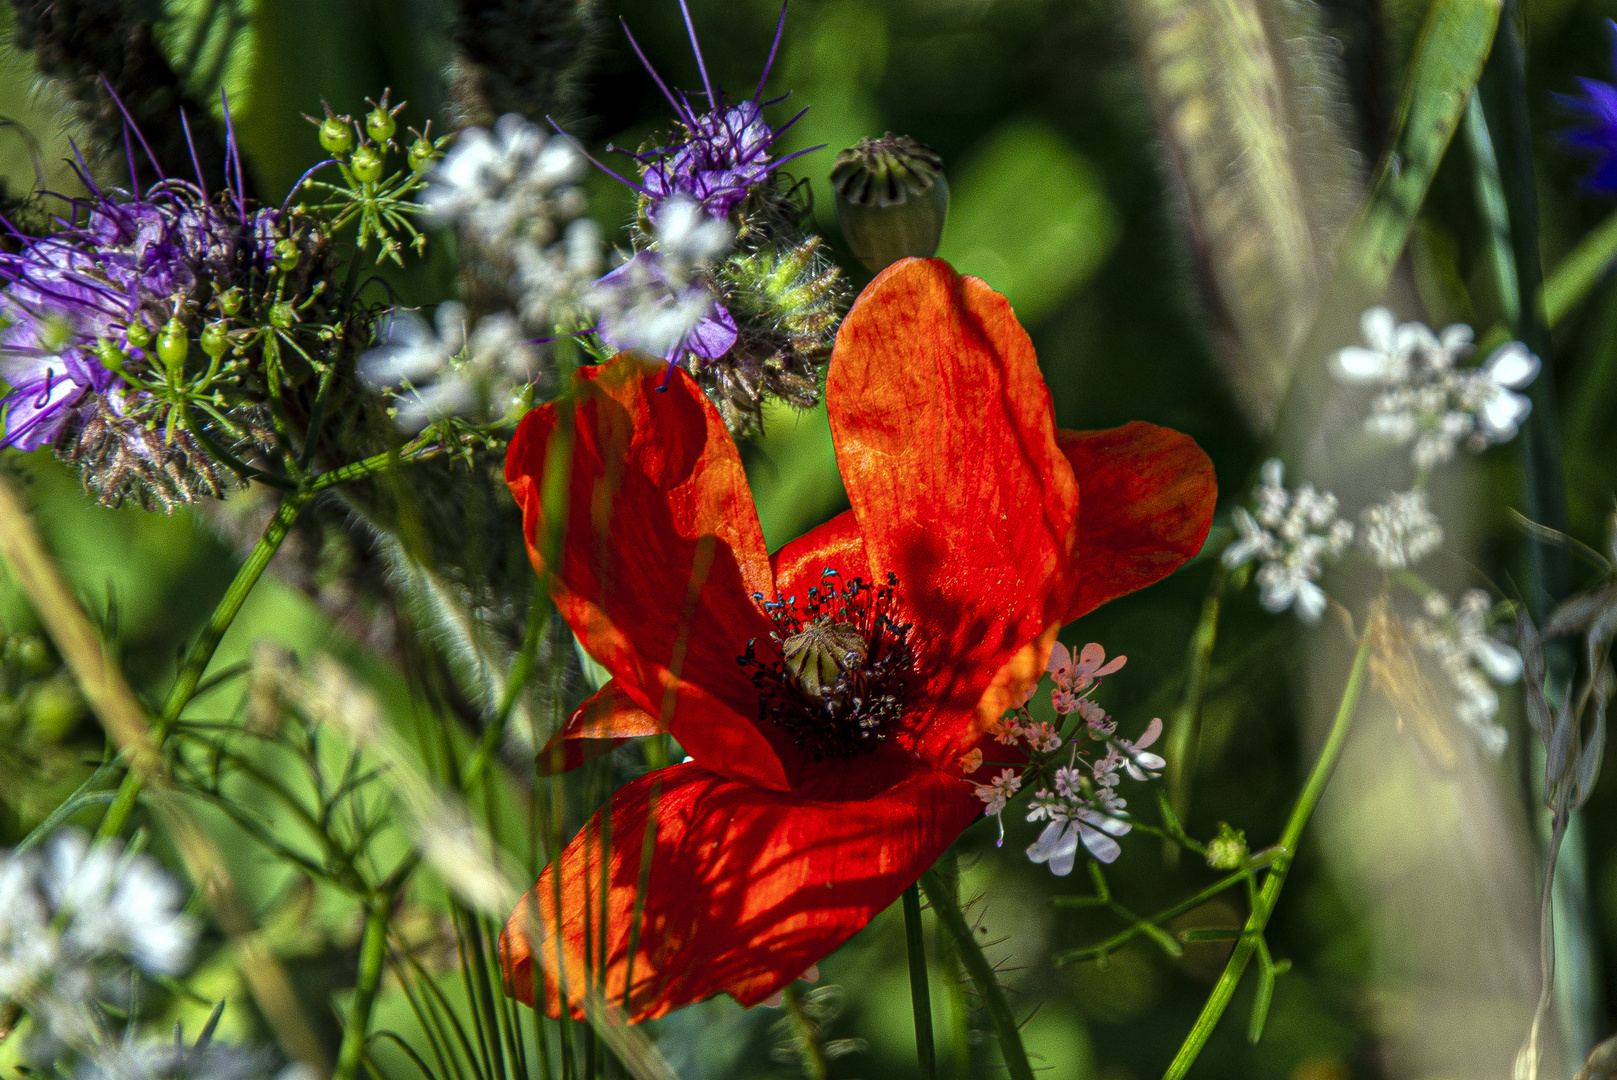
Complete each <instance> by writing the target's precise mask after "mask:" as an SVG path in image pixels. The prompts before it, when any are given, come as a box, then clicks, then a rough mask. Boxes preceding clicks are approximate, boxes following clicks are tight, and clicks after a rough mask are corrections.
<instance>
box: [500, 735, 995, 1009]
mask: <svg viewBox="0 0 1617 1080" xmlns="http://www.w3.org/2000/svg"><path fill="white" fill-rule="evenodd" d="M881 753H882V754H885V755H887V756H888V759H889V760H888V762H887V763H886V766H885V768H886V771H887V772H888V779H889V786H888V787H887V788H886V789H885V790H883V791H881V792H878V793H876V794H874V795H871V796H870V797H865V798H857V797H856V798H845V796H846V795H847V794H848V793H847V792H845V791H838V790H837V789H836V784H837V781H836V778H835V776H834V774H831V773H827V774H826V775H825V776H824V778H823V779H821V780H820V781H817V782H815V783H814V784H813V785H812V786H811V787H810V788H808V789H802V790H798V791H795V792H779V791H766V790H763V789H760V788H757V787H753V786H751V785H747V784H740V783H736V782H734V781H731V780H726V779H724V778H723V777H721V776H717V775H715V774H714V773H712V772H710V771H708V770H706V769H704V768H702V767H701V766H700V765H697V764H696V763H694V762H692V763H687V764H685V765H676V766H673V767H671V768H667V769H660V770H658V771H657V772H654V773H651V774H648V775H646V776H643V777H641V778H639V779H637V780H634V781H632V782H631V783H629V784H628V785H626V786H625V787H623V788H621V789H620V790H619V791H618V792H617V793H616V794H615V795H614V796H613V798H612V803H611V825H610V831H609V834H610V836H611V847H610V851H609V854H608V857H607V879H608V883H609V884H608V894H607V911H608V926H607V934H606V942H607V951H606V967H605V973H606V975H605V982H604V987H605V990H606V995H607V999H608V1001H610V1002H612V1003H613V1004H618V1005H621V1004H622V1003H623V1002H624V999H625V988H626V986H627V979H628V978H629V977H630V972H629V964H628V955H629V941H630V937H631V933H632V927H631V923H632V922H633V921H634V914H635V907H636V905H635V897H636V893H637V891H638V888H637V887H638V883H639V878H640V853H641V851H642V844H643V842H644V839H645V832H646V828H647V822H648V820H653V819H654V820H655V823H656V826H655V837H656V842H655V844H654V846H653V848H652V864H651V870H650V874H649V878H648V881H647V888H646V891H645V895H644V898H643V904H642V906H641V912H640V929H639V932H638V934H635V935H634V936H635V938H636V946H637V947H636V952H635V959H634V965H633V975H632V977H633V980H634V986H633V990H632V993H629V994H628V995H627V996H628V1007H627V1009H626V1012H627V1013H628V1015H629V1017H630V1018H631V1019H632V1020H641V1019H646V1018H649V1017H656V1016H661V1015H662V1014H664V1013H666V1012H667V1011H669V1010H670V1009H675V1008H678V1007H680V1006H682V1005H687V1004H690V1003H691V1002H695V1001H701V1000H702V999H704V998H707V997H711V996H712V995H714V994H716V993H719V992H720V991H727V992H729V993H730V994H731V995H732V996H734V997H735V999H736V1000H737V1001H739V1002H741V1004H743V1005H754V1004H757V1003H758V1002H760V1001H763V1000H764V999H765V998H767V997H769V996H770V995H771V994H773V993H774V992H775V991H777V990H779V989H780V988H781V987H783V986H785V985H786V983H788V982H789V981H791V980H792V979H794V978H796V977H797V976H799V975H801V974H802V973H803V971H804V970H806V969H807V968H808V967H809V965H810V964H813V963H816V962H817V961H819V960H821V959H823V958H824V957H825V956H826V955H828V954H829V953H830V952H831V951H832V950H834V949H835V948H836V947H837V946H839V945H841V944H842V943H843V942H844V941H846V940H847V939H848V938H850V937H852V936H853V935H854V934H855V933H856V932H858V930H859V929H860V928H861V927H863V926H864V925H865V924H866V923H868V922H869V921H870V920H871V918H872V917H874V916H875V915H876V914H877V913H878V912H880V911H881V910H882V909H884V908H886V907H887V906H888V905H889V904H891V903H892V902H893V901H894V900H896V899H897V898H898V896H899V894H900V893H901V892H903V890H904V889H905V887H907V886H908V885H909V884H910V883H911V882H913V881H914V880H915V879H916V878H917V877H919V876H920V874H921V872H922V871H924V870H925V869H926V868H927V867H928V866H930V865H931V864H932V863H933V861H934V860H936V859H937V857H938V855H939V854H941V853H942V851H943V850H944V848H946V847H948V845H949V844H950V843H951V842H952V841H953V840H954V839H955V837H957V836H958V835H959V834H960V832H961V831H962V830H963V829H964V828H965V827H966V826H967V825H969V824H971V822H972V821H973V820H974V819H975V818H976V817H977V816H978V815H979V814H981V813H982V803H981V801H979V800H978V799H977V797H976V796H975V795H974V794H973V789H972V786H971V785H970V784H969V783H966V782H964V781H963V780H961V779H958V777H959V771H958V769H957V770H956V771H955V774H954V776H952V777H951V776H946V775H944V774H942V773H939V772H934V771H932V770H930V769H927V768H925V767H923V766H921V765H920V764H919V763H918V762H916V760H915V759H914V758H913V757H910V756H909V755H907V754H905V753H903V752H902V751H898V750H896V749H895V750H886V751H882V752H881ZM653 801H655V809H653V806H652V803H653ZM561 881H562V888H561V905H560V906H561V919H560V926H561V933H560V935H556V934H554V933H550V932H548V931H549V930H550V929H552V928H554V927H555V926H556V925H557V920H556V918H555V913H556V892H555V879H554V878H553V877H552V875H551V871H549V870H547V871H546V872H545V874H544V875H543V876H542V877H541V878H540V880H539V883H538V884H537V885H536V886H535V887H534V889H533V891H532V892H531V893H529V895H528V897H527V898H525V899H524V902H523V904H522V905H521V906H520V907H518V909H517V910H516V912H514V913H513V914H512V917H511V921H510V923H509V924H508V925H507V927H506V933H505V935H504V938H503V939H502V946H501V952H502V958H503V960H504V963H505V970H506V975H507V979H508V983H509V986H510V989H511V991H512V993H514V994H516V995H517V996H518V997H520V998H521V999H522V1000H524V1001H527V1002H528V1003H529V1004H532V1003H533V998H534V987H535V979H534V971H533V967H532V964H533V959H534V957H533V953H534V945H533V942H535V941H543V942H544V960H543V962H542V965H541V966H542V968H543V974H542V980H541V984H542V985H543V986H544V995H545V1008H546V1010H547V1011H548V1012H550V1013H551V1014H552V1015H555V1014H557V1013H558V1012H559V1010H560V1006H561V994H560V989H559V983H558V979H557V973H558V968H559V965H558V962H557V960H558V957H557V949H556V942H557V941H558V940H559V941H560V942H561V943H562V946H563V947H562V948H561V950H560V952H561V957H562V959H565V961H566V975H567V984H568V997H569V999H570V1001H571V1003H572V1005H573V1008H574V1010H575V1012H576V1011H577V1010H578V1006H579V1002H580V1001H581V1000H582V997H583V994H584V992H585V980H586V971H585V965H586V961H585V956H586V952H585V941H586V932H585V926H586V921H588V922H589V923H590V924H591V926H590V935H589V939H590V941H591V943H592V948H593V955H595V956H596V957H599V956H600V943H601V936H600V927H599V925H596V924H598V922H599V912H600V909H601V907H600V900H601V897H600V891H599V887H600V881H601V842H600V825H599V815H597V818H596V819H595V820H594V821H592V822H591V824H590V825H589V826H586V828H585V830H584V831H583V832H582V833H580V834H579V835H578V836H577V837H575V838H574V839H573V841H572V842H571V843H570V844H569V845H568V846H567V848H566V849H565V850H564V851H563V853H562V857H561ZM540 926H543V927H545V928H546V932H545V933H542V934H541V933H531V932H530V931H531V930H532V929H535V928H537V927H540ZM588 978H589V981H590V985H591V987H600V986H601V985H602V982H601V976H600V967H599V962H598V960H597V962H596V964H595V967H594V970H593V971H592V972H591V973H590V974H589V976H588Z"/></svg>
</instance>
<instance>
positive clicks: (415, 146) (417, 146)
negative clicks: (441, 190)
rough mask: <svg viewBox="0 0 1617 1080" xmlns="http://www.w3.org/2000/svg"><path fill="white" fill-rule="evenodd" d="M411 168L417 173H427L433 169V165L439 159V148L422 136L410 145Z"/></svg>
mask: <svg viewBox="0 0 1617 1080" xmlns="http://www.w3.org/2000/svg"><path fill="white" fill-rule="evenodd" d="M409 156H410V168H411V169H412V170H414V171H415V172H426V171H427V170H428V169H430V168H432V163H433V162H434V161H435V160H437V158H438V148H437V147H435V146H433V145H432V140H431V139H429V138H427V137H426V136H425V135H422V136H420V137H418V138H417V139H416V141H415V142H413V143H411V144H410V155H409Z"/></svg>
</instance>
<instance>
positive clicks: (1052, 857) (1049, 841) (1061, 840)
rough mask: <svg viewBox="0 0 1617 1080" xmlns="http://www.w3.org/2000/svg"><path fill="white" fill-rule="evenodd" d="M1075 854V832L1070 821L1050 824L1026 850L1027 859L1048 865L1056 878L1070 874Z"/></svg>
mask: <svg viewBox="0 0 1617 1080" xmlns="http://www.w3.org/2000/svg"><path fill="white" fill-rule="evenodd" d="M1077 854H1078V835H1077V830H1076V829H1075V828H1074V827H1073V823H1072V822H1070V821H1052V822H1050V824H1048V825H1046V826H1045V827H1044V831H1043V832H1041V833H1040V834H1039V838H1038V839H1037V840H1035V841H1033V843H1031V844H1029V845H1028V848H1027V857H1028V858H1029V859H1031V860H1033V861H1034V862H1036V863H1043V862H1047V863H1049V864H1050V872H1051V873H1052V874H1055V875H1056V876H1057V877H1066V876H1067V875H1068V874H1070V873H1072V864H1073V860H1074V858H1075V857H1076V856H1077ZM1063 867H1065V869H1063Z"/></svg>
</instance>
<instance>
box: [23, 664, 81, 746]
mask: <svg viewBox="0 0 1617 1080" xmlns="http://www.w3.org/2000/svg"><path fill="white" fill-rule="evenodd" d="M88 713H89V709H88V708H87V707H86V705H85V702H84V695H83V694H82V693H80V692H79V688H78V684H77V683H75V682H74V681H73V677H72V676H71V675H69V674H68V673H67V672H62V673H61V674H59V675H57V676H56V677H55V678H53V679H49V680H47V681H45V682H42V683H38V684H36V685H35V686H34V687H33V690H32V692H31V693H30V694H29V695H28V733H29V734H30V735H32V736H33V737H34V738H35V739H37V740H39V741H40V742H42V743H47V744H54V743H59V742H61V741H62V740H63V739H65V738H67V736H68V735H70V734H72V732H73V729H74V728H76V727H78V726H79V723H80V722H81V721H82V720H83V719H84V718H85V716H86V715H88Z"/></svg>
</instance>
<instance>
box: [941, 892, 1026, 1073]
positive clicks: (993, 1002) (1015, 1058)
mask: <svg viewBox="0 0 1617 1080" xmlns="http://www.w3.org/2000/svg"><path fill="white" fill-rule="evenodd" d="M921 888H922V890H924V891H925V892H926V899H927V903H929V904H931V905H932V911H933V913H934V914H936V915H937V918H938V924H939V925H940V926H942V927H943V928H944V930H945V931H946V932H947V933H948V935H949V938H950V940H951V941H953V942H954V947H955V953H956V954H957V955H958V956H959V957H960V964H961V966H962V967H964V968H965V969H966V975H967V976H968V977H969V978H970V979H971V983H972V985H973V986H975V987H976V988H977V992H978V993H979V994H981V995H982V996H983V1005H984V1007H985V1008H986V1009H987V1010H988V1018H989V1020H990V1021H991V1022H992V1023H993V1025H994V1034H995V1035H997V1036H998V1037H999V1051H1000V1054H1001V1055H1002V1056H1003V1057H1004V1058H1005V1069H1006V1071H1007V1072H1009V1073H1010V1075H1011V1080H1033V1067H1032V1066H1031V1065H1030V1064H1028V1060H1027V1050H1026V1049H1024V1048H1023V1046H1022V1029H1021V1026H1020V1025H1018V1024H1017V1022H1016V1014H1015V1013H1013V1012H1011V1005H1010V1002H1009V1001H1007V1000H1006V999H1005V988H1004V987H1003V986H1001V985H1000V984H999V974H998V973H997V972H995V971H994V967H993V965H992V964H990V963H989V962H988V957H986V956H984V955H983V949H982V946H981V945H980V944H978V942H977V935H976V934H974V933H972V931H971V924H970V923H968V922H966V916H965V913H964V912H962V911H961V910H960V904H959V902H958V901H957V900H956V899H955V895H954V891H953V890H951V889H950V888H949V886H948V883H947V882H945V881H944V880H943V878H942V877H941V876H940V875H939V874H938V872H937V870H936V869H932V870H928V871H927V872H926V873H924V874H922V875H921Z"/></svg>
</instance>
